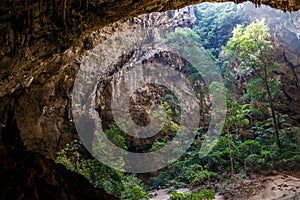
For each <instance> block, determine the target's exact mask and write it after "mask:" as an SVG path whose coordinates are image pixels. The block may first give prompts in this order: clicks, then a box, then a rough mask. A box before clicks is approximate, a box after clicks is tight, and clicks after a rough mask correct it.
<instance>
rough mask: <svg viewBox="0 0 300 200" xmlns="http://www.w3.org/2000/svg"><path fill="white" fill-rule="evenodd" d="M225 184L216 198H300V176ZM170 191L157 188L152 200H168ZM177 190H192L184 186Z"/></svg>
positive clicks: (251, 199) (259, 199) (281, 175)
mask: <svg viewBox="0 0 300 200" xmlns="http://www.w3.org/2000/svg"><path fill="white" fill-rule="evenodd" d="M224 184H225V185H224ZM224 184H221V185H220V186H221V187H222V185H223V188H224V189H223V190H222V191H221V192H219V193H217V194H216V198H215V199H216V200H229V199H230V200H235V199H236V200H289V199H295V200H300V178H299V177H294V176H291V175H287V174H279V175H276V176H262V175H256V176H253V177H252V178H243V179H242V178H240V179H239V178H237V179H236V180H234V181H233V182H232V183H230V184H226V183H224ZM170 191H172V188H167V189H161V190H157V191H155V192H154V195H155V196H153V197H152V198H151V200H167V199H168V198H169V196H170V195H169V193H170ZM177 191H178V192H189V191H190V190H189V189H188V188H182V189H178V190H177Z"/></svg>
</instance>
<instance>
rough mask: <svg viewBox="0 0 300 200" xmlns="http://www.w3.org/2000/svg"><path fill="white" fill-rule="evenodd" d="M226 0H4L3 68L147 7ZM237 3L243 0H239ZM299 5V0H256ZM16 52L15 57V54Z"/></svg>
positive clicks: (0, 16)
mask: <svg viewBox="0 0 300 200" xmlns="http://www.w3.org/2000/svg"><path fill="white" fill-rule="evenodd" d="M202 2H227V0H215V1H212V0H206V1H205V0H187V1H179V0H176V1H174V0H162V1H158V0H139V1H137V0H124V1H115V0H52V1H46V0H25V1H23V0H3V1H1V3H0V46H1V49H0V70H3V68H7V66H16V65H18V64H17V63H16V62H17V61H20V62H19V63H23V64H25V63H27V62H24V61H26V60H31V61H32V60H34V59H37V58H45V57H49V55H53V54H57V53H61V52H64V51H65V50H66V49H68V48H70V47H71V46H73V45H74V44H75V43H76V42H78V41H80V39H82V38H84V37H86V35H87V34H90V33H91V32H92V31H94V30H96V29H99V28H101V27H103V26H105V25H108V24H110V23H112V22H115V21H118V20H120V19H124V18H128V17H134V16H137V15H140V14H143V13H150V12H159V11H165V10H172V9H179V8H182V7H184V6H187V5H191V4H198V3H202ZM234 2H235V3H242V2H245V1H240V0H235V1H234ZM252 2H253V3H254V4H256V5H258V6H259V5H260V4H265V5H269V6H271V7H273V8H276V9H281V10H283V11H296V10H299V8H300V1H299V0H284V1H283V0H280V1H275V0H259V1H258V0H252ZM16 57H17V58H18V59H17V61H16V60H15V59H13V58H16Z"/></svg>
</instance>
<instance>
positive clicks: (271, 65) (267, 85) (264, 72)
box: [225, 19, 281, 148]
mask: <svg viewBox="0 0 300 200" xmlns="http://www.w3.org/2000/svg"><path fill="white" fill-rule="evenodd" d="M232 33H233V36H232V38H231V39H230V40H229V41H228V43H227V45H226V47H225V56H226V57H227V58H229V60H230V61H231V64H233V65H234V66H239V67H240V69H243V70H248V71H249V72H251V74H252V78H251V80H250V84H249V85H248V87H247V92H250V93H251V92H252V93H257V92H258V91H259V93H260V95H253V96H252V97H253V98H254V99H256V100H261V101H264V102H265V103H266V105H267V106H269V108H270V110H271V115H272V118H273V122H274V128H275V134H276V139H277V144H278V147H279V148H280V147H281V144H280V140H279V127H278V122H277V119H276V113H275V109H274V96H275V95H276V93H277V92H278V85H279V81H277V80H276V79H275V78H274V77H273V73H272V72H273V70H274V69H275V68H276V67H278V66H279V64H278V63H276V62H275V59H274V58H273V57H272V56H271V49H272V46H271V41H270V37H271V35H270V33H269V27H268V26H267V25H266V24H265V19H262V20H257V21H256V22H252V23H251V24H250V25H248V26H246V27H244V26H243V25H237V26H236V28H235V29H234V30H233V32H232ZM253 83H255V87H251V86H253ZM251 84H252V85H251ZM265 97H266V98H265Z"/></svg>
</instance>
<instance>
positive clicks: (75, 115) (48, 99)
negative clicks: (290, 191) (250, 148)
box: [0, 0, 300, 199]
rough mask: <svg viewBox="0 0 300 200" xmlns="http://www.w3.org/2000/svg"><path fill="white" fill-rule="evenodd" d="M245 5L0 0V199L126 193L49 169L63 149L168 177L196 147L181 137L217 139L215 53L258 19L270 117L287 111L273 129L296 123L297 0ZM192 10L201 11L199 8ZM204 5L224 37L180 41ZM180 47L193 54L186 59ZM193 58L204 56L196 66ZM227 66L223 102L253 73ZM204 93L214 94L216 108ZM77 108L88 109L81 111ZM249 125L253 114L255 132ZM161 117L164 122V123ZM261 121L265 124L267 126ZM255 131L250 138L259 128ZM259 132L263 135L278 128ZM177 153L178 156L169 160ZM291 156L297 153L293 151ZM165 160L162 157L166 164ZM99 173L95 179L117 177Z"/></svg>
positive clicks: (221, 109) (221, 107) (147, 176)
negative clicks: (173, 163)
mask: <svg viewBox="0 0 300 200" xmlns="http://www.w3.org/2000/svg"><path fill="white" fill-rule="evenodd" d="M251 2H252V3H251ZM251 2H246V3H245V1H239V0H237V1H224V0H217V1H202V0H196V1H192V0H188V1H171V0H164V1H156V0H149V1H144V0H142V1H119V2H116V1H108V0H79V1H73V0H63V1H58V0H52V1H43V0H38V1H36V0H31V1H28V0H26V1H21V0H3V1H2V2H1V3H0V8H1V9H0V30H1V33H0V38H1V40H0V45H1V47H2V48H1V50H0V71H1V79H0V80H1V81H0V86H1V87H0V139H1V140H0V141H1V142H0V155H1V159H0V177H1V181H0V197H1V199H85V198H91V199H118V198H120V196H122V192H121V193H120V194H118V195H116V194H113V192H111V191H107V188H105V189H106V190H104V189H102V185H101V184H100V186H101V187H99V184H98V187H94V186H93V184H94V185H95V184H96V183H95V182H94V183H93V184H91V181H90V182H89V181H88V180H86V178H85V177H84V175H83V176H82V174H81V175H80V174H78V173H75V172H72V171H75V170H72V169H71V168H68V167H67V168H68V169H66V167H65V166H63V165H62V164H63V161H62V160H60V161H59V163H60V164H57V162H58V161H57V156H58V155H61V154H59V153H61V152H62V151H65V152H68V151H69V150H70V149H72V150H70V152H71V153H72V151H73V150H74V149H75V150H78V152H79V153H80V154H81V156H83V158H85V159H92V157H93V156H95V157H96V158H97V159H99V160H100V161H102V162H104V164H106V165H108V166H109V167H111V168H115V169H117V170H121V171H125V172H129V173H140V174H139V175H138V178H139V179H140V180H141V181H142V182H143V183H148V182H149V181H150V182H151V177H153V176H157V175H158V174H159V173H160V172H161V171H160V170H161V169H162V172H163V171H164V169H166V167H167V165H169V161H170V160H172V159H178V158H179V157H180V156H182V155H183V154H184V152H186V151H187V149H188V148H189V147H190V145H191V144H192V142H193V141H194V140H195V135H189V134H184V133H183V132H188V131H189V130H192V132H193V131H195V130H198V129H197V127H202V128H203V130H206V131H207V130H213V131H211V132H209V134H211V135H212V138H210V139H216V138H215V137H219V135H216V133H215V130H217V129H222V127H219V126H220V125H219V124H218V123H217V121H218V120H219V121H220V120H221V121H222V120H224V121H225V115H226V113H225V112H226V111H225V107H226V104H228V103H226V101H225V100H223V99H222V98H223V97H222V95H223V96H224V95H225V94H224V91H223V90H225V89H219V90H218V85H217V86H215V87H217V89H211V87H210V85H211V84H212V83H213V82H218V81H221V82H222V84H224V82H223V78H224V77H226V76H225V75H222V76H221V75H220V73H219V71H218V70H219V68H218V69H217V68H214V67H215V66H219V65H218V64H217V61H216V60H219V61H222V59H225V58H224V56H223V55H222V53H221V51H222V48H223V47H224V46H226V43H227V41H228V39H229V38H230V37H231V36H232V30H233V29H234V27H235V26H236V25H237V24H240V23H243V24H244V26H247V25H249V24H250V23H251V22H252V21H255V20H256V19H261V18H265V21H266V24H267V25H268V26H269V28H270V31H271V33H272V35H271V36H270V37H271V43H272V45H273V49H275V50H273V51H271V55H274V56H275V57H278V59H277V60H276V62H278V63H279V65H280V66H281V68H280V69H278V70H275V69H274V70H272V76H274V79H276V80H280V82H281V86H280V89H281V93H282V97H281V98H280V99H279V100H278V102H277V103H276V104H275V105H274V108H275V111H276V113H282V116H283V115H288V116H284V119H285V121H284V122H281V125H282V126H283V127H284V126H286V127H285V128H290V127H291V126H295V127H298V126H300V97H299V91H300V88H299V76H300V70H299V69H300V68H299V67H300V59H299V58H300V56H299V55H300V48H299V47H300V14H299V12H298V10H299V8H300V2H299V1H298V0H286V1H271V0H262V1H256V0H255V1H254V0H251ZM209 3H211V4H209ZM223 3H224V4H226V5H229V6H228V8H227V7H226V9H227V10H226V9H225V11H224V7H221V6H220V7H218V5H223ZM199 5H201V6H202V7H201V8H197V9H196V7H197V6H199ZM211 5H215V7H213V6H211ZM211 9H221V10H219V12H220V13H222V12H223V11H224V12H223V14H224V16H225V15H226V14H227V15H228V16H227V15H226V16H227V17H228V18H226V19H225V20H223V21H222V19H218V20H219V21H218V22H214V23H219V22H220V23H219V24H218V25H217V26H219V27H221V28H222V29H221V28H219V27H215V29H214V30H215V31H219V32H218V34H219V35H218V37H219V38H222V37H224V39H219V38H218V40H217V39H216V37H217V36H210V35H207V34H206V35H205V34H204V35H202V38H198V39H197V40H198V41H200V42H201V45H202V46H201V47H200V46H199V47H197V45H194V43H193V42H192V43H191V40H185V37H187V36H186V34H191V33H185V32H180V31H182V30H185V28H188V29H192V30H196V29H194V28H195V27H197V24H199V21H201V20H202V18H201V16H202V15H205V11H209V10H211ZM237 10H238V11H237ZM258 10H259V11H258ZM238 12H239V14H235V13H238ZM241 13H242V14H241ZM206 17H207V19H208V18H209V16H208V15H207V16H206ZM214 17H215V16H213V17H210V18H209V20H210V21H209V22H204V21H201V23H203V24H204V23H207V24H206V25H204V26H209V23H212V21H214V20H216V19H217V18H218V17H215V18H214ZM218 28H219V29H218ZM198 31H203V30H198ZM173 32H174V33H175V34H173ZM204 32H205V31H204ZM172 34H173V35H172ZM176 34H177V35H176ZM184 34H185V35H184ZM214 34H216V33H214ZM191 37H192V36H191ZM205 39H206V40H205ZM194 46H196V47H197V48H195V49H194ZM183 47H189V48H188V50H189V54H186V52H185V51H186V49H184V48H183ZM203 49H205V50H203ZM206 50H207V51H206ZM180 53H181V54H180ZM193 54H197V55H201V57H199V58H194V57H193ZM182 55H184V56H182ZM215 59H216V60H215ZM198 65H199V66H202V68H201V67H200V71H199V67H195V66H198ZM165 66H169V67H170V68H168V69H165V68H164V67H165ZM203 66H204V67H203ZM211 66H214V67H211ZM205 67H206V68H205ZM235 67H236V66H234V65H233V68H231V73H233V74H236V75H235V82H234V83H233V85H234V89H233V90H232V91H231V92H232V93H231V94H232V96H234V95H237V96H239V95H240V96H242V95H244V93H246V91H247V89H246V84H247V83H248V81H249V80H250V76H248V75H241V76H240V75H239V73H238V72H240V71H241V70H240V69H237V68H235ZM216 71H218V73H217V72H216ZM198 73H200V74H201V76H198ZM164 74H167V75H164ZM205 74H207V75H205ZM151 75H152V77H155V78H156V79H152V78H151ZM140 77H143V78H140ZM145 80H147V81H148V82H151V84H146V83H145ZM128 83H130V84H128ZM168 83H174V84H168ZM139 85H142V86H139ZM174 88H175V89H174ZM230 89H232V88H229V90H230ZM212 90H213V91H214V92H212ZM209 92H212V93H213V94H214V95H220V96H221V97H220V96H218V97H219V98H215V99H213V100H212V99H210V98H211V97H210V96H209V94H208V93H209ZM127 93H129V95H128V94H127ZM233 93H234V95H233ZM93 98H94V99H93ZM122 98H126V100H125V101H122V100H120V99H122ZM216 99H221V100H216ZM255 103H257V101H256V102H255ZM183 105H185V106H183ZM263 106H264V108H263V109H265V110H267V111H266V113H267V112H269V111H270V108H269V105H263ZM127 107H129V109H128V110H127ZM258 107H259V106H258ZM82 109H86V110H88V111H90V110H93V111H91V112H82ZM197 109H199V111H197ZM161 110H164V111H166V113H165V114H164V113H162V112H160V111H161ZM266 113H263V114H265V115H267V114H266ZM263 114H262V115H263ZM254 115H255V116H254ZM253 116H254V117H253ZM99 117H100V119H101V120H100V121H99V119H98V118H99ZM95 118H97V119H96V120H95ZM246 118H247V120H248V121H251V125H252V126H253V127H254V126H255V125H254V124H255V122H256V121H259V117H256V114H252V113H251V116H250V117H249V116H247V117H246ZM252 118H255V119H254V121H255V122H253V124H252V120H253V119H252ZM166 119H167V121H166V122H165V123H161V122H160V121H164V120H166ZM270 119H271V117H270V118H268V119H267V120H269V121H270ZM278 119H279V118H278ZM155 120H156V121H155ZM267 120H264V121H263V122H264V123H265V124H266V123H269V121H267ZM271 120H272V119H271ZM275 121H276V120H275ZM241 123H242V122H241ZM151 124H155V125H153V126H151ZM275 124H276V123H275ZM137 127H138V128H137ZM141 127H142V128H141ZM99 128H100V129H103V133H106V135H107V137H108V138H109V140H110V141H111V142H110V143H109V144H110V145H107V144H105V145H106V146H105V145H102V147H101V148H102V149H100V148H99V149H100V153H98V154H97V153H95V154H94V153H93V151H94V150H95V149H96V150H97V151H98V150H99V149H97V148H98V147H99V146H101V145H99V144H98V143H97V141H98V142H99V143H100V144H101V142H103V141H106V138H103V137H102V136H101V134H98V135H97V134H96V136H95V134H94V132H95V130H99ZM255 128H256V129H255V130H254V129H253V130H254V131H256V132H258V131H257V129H259V128H261V127H258V128H257V127H255ZM267 128H269V129H267ZM267 128H266V133H267V132H268V131H269V132H272V131H273V132H274V130H273V129H272V128H270V127H267ZM112 130H113V131H114V132H112ZM135 130H138V131H136V132H135ZM115 132H117V133H118V135H117V136H116V135H115V134H114V133H115ZM131 132H134V133H131ZM152 132H159V134H156V135H153V134H152ZM176 132H179V133H180V134H179V137H177V135H178V134H177V135H176ZM256 132H255V133H256ZM291 132H292V131H291ZM181 133H182V134H181ZM193 133H194V132H193ZM214 134H215V135H214ZM223 134H224V133H223ZM247 134H248V133H244V130H243V129H242V128H240V135H238V137H239V140H241V141H243V142H244V141H245V140H247V139H249V138H250V140H251V139H253V138H252V137H255V138H260V136H253V135H250V136H249V134H248V135H247ZM290 134H291V135H292V134H296V135H297V134H298V135H299V132H296V133H290ZM225 135H226V134H225ZM119 136H122V137H119ZM198 137H199V138H200V139H201V137H202V135H197V136H196V140H197V139H198ZM291 137H292V136H291ZM293 137H294V135H293ZM295 137H296V136H295ZM95 138H96V139H95ZM240 138H242V139H240ZM171 140H175V142H172V143H171V146H170V149H167V150H166V151H164V152H159V153H158V154H154V153H153V154H151V152H155V151H157V149H158V150H159V149H160V148H161V147H162V146H164V145H165V144H164V143H168V142H170V141H171ZM95 141H96V145H98V146H96V147H95ZM153 142H156V143H155V144H156V145H153ZM117 143H118V145H117ZM66 145H67V147H66ZM114 145H116V146H118V148H121V149H122V151H120V152H121V153H119V152H118V153H117V152H116V149H115V148H114V147H112V146H114ZM166 146H167V145H166ZM207 148H208V149H211V148H212V147H209V146H207ZM295 148H297V147H295ZM174 149H176V150H178V152H177V151H176V153H174V151H173V150H174ZM204 149H205V148H204ZM205 151H208V150H206V149H205ZM295 151H296V152H294V153H295V157H296V156H298V155H299V148H298V149H297V150H295ZM297 151H298V153H297ZM112 152H113V153H112ZM128 152H129V153H128ZM141 153H143V154H147V155H149V157H147V156H146V157H145V158H144V157H139V156H138V155H137V154H141ZM112 154H115V155H112ZM162 154H163V155H168V156H167V157H168V159H166V158H165V157H166V156H162ZM76 155H77V154H76ZM103 155H104V156H103ZM293 155H294V154H293ZM119 157H123V158H124V161H120V160H119ZM132 157H133V158H132ZM76 159H78V160H79V157H78V158H77V157H76V158H75V160H76ZM80 159H81V158H80ZM103 159H104V160H103ZM297 159H298V157H297ZM149 160H151V162H149ZM74 162H75V161H74ZM91 162H93V161H91ZM133 163H134V164H133ZM96 166H97V167H99V166H98V165H96ZM101 166H102V165H101ZM124 166H125V167H124ZM126 166H127V168H126ZM293 167H295V169H293V170H291V171H297V170H298V169H300V168H299V167H300V166H299V163H298V165H297V163H296V164H295V166H294V165H293ZM296 167H298V168H296ZM99 168H101V167H99ZM70 169H71V170H70ZM101 169H102V170H103V168H101ZM285 169H288V168H285ZM105 170H106V171H105ZM105 170H103V173H108V174H109V173H115V172H111V171H110V169H105ZM286 171H288V170H286ZM174 173H175V172H174ZM116 174H118V173H116ZM97 175H99V174H97ZM298 175H299V174H298ZM99 176H100V175H99ZM116 176H117V175H116ZM117 180H119V179H118V178H117ZM119 181H121V180H119ZM296 183H297V184H300V182H297V181H296ZM107 187H109V186H107ZM132 187H133V186H132ZM298 188H299V187H298ZM297 192H299V191H298V190H297ZM141 193H142V192H141ZM126 198H127V197H126ZM126 198H124V197H123V199H126ZM121 199H122V198H121ZM141 199H143V198H142V197H141Z"/></svg>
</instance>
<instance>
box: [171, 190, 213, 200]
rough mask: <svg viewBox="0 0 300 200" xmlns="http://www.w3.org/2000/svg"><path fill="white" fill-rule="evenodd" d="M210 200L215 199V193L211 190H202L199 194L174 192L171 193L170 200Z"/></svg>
mask: <svg viewBox="0 0 300 200" xmlns="http://www.w3.org/2000/svg"><path fill="white" fill-rule="evenodd" d="M194 199H197V200H212V199H215V192H214V191H213V190H207V189H202V190H200V191H199V192H192V193H178V192H177V191H176V190H174V191H173V192H172V193H171V197H170V200H194Z"/></svg>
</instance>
